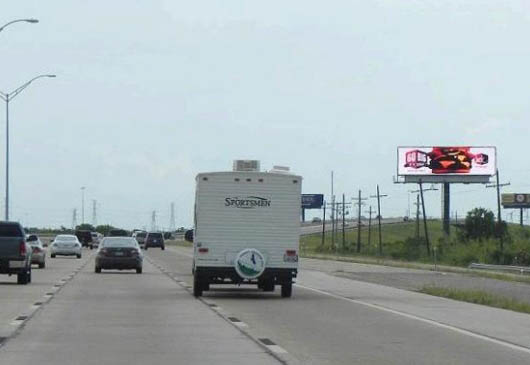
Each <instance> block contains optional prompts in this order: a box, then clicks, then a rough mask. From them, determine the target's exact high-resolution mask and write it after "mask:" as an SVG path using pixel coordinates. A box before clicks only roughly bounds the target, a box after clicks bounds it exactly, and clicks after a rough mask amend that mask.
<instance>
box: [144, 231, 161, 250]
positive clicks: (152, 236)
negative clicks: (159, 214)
mask: <svg viewBox="0 0 530 365" xmlns="http://www.w3.org/2000/svg"><path fill="white" fill-rule="evenodd" d="M148 247H160V248H161V249H162V250H165V249H166V245H165V244H164V235H163V234H162V233H160V232H148V233H147V236H146V237H145V242H144V248H145V249H146V250H147V248H148Z"/></svg>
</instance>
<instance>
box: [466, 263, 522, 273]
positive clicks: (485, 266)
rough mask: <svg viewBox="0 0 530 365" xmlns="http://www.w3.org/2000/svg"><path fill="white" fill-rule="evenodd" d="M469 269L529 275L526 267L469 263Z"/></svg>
mask: <svg viewBox="0 0 530 365" xmlns="http://www.w3.org/2000/svg"><path fill="white" fill-rule="evenodd" d="M468 268H469V269H479V270H492V271H507V272H513V273H518V274H530V267H528V266H511V265H488V264H477V263H471V264H469V266H468Z"/></svg>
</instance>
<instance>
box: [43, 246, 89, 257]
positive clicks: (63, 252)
mask: <svg viewBox="0 0 530 365" xmlns="http://www.w3.org/2000/svg"><path fill="white" fill-rule="evenodd" d="M50 254H51V255H60V256H75V255H81V247H80V248H55V249H52V250H50Z"/></svg>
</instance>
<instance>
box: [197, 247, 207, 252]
mask: <svg viewBox="0 0 530 365" xmlns="http://www.w3.org/2000/svg"><path fill="white" fill-rule="evenodd" d="M199 253H208V249H207V248H206V247H201V248H199Z"/></svg>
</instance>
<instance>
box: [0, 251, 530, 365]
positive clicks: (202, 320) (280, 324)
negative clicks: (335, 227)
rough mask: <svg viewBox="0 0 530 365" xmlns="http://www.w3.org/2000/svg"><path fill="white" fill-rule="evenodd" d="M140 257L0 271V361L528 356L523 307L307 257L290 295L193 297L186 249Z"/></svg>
mask: <svg viewBox="0 0 530 365" xmlns="http://www.w3.org/2000/svg"><path fill="white" fill-rule="evenodd" d="M146 255H147V260H146V262H145V263H144V273H143V274H141V275H138V274H136V273H135V272H134V271H124V272H118V271H109V272H105V271H104V272H103V273H102V274H95V273H94V261H93V256H92V254H91V252H90V251H85V255H84V257H83V259H81V260H75V259H67V258H65V259H61V260H50V261H49V265H48V268H46V269H44V270H43V271H42V272H40V273H39V272H38V270H35V271H34V283H33V284H30V285H28V286H18V285H13V284H12V283H11V282H12V281H14V279H12V278H11V279H6V278H2V277H0V280H1V279H5V280H4V281H2V282H0V305H4V306H5V309H6V311H4V307H0V314H1V316H0V328H16V330H15V331H14V332H13V331H12V332H11V333H8V332H5V333H4V335H2V334H0V364H17V365H19V364H20V365H25V364H35V363H38V364H44V365H48V364H58V365H62V364H68V365H70V364H89V365H90V364H118V365H120V364H248V363H252V364H280V363H288V364H481V365H482V364H528V363H530V331H528V328H530V316H528V315H526V314H520V313H515V312H510V311H505V310H500V309H494V308H488V307H484V306H478V305H473V304H468V303H461V302H456V301H452V300H447V299H443V298H437V297H432V296H428V295H423V294H419V293H415V292H412V291H407V290H403V289H399V288H394V287H391V286H386V285H379V284H375V283H371V282H365V281H359V280H356V279H352V277H337V276H336V275H334V274H333V273H334V272H335V271H337V270H336V268H335V267H334V266H333V265H336V264H334V263H326V262H318V261H315V260H312V261H307V262H306V261H302V263H301V266H302V268H303V267H305V266H307V269H302V270H301V271H300V277H299V280H298V284H297V285H296V286H295V288H294V293H293V297H292V298H289V299H282V298H281V297H280V294H279V290H276V291H275V292H274V293H264V292H261V291H258V290H256V289H254V288H252V287H246V286H241V287H235V286H225V287H223V286H212V289H213V290H211V291H209V292H205V296H204V298H203V299H201V300H197V299H195V298H193V296H192V295H191V290H190V287H191V249H188V248H182V247H167V248H166V250H165V251H162V250H158V249H151V250H149V251H148V252H147V253H146ZM371 270H375V271H377V270H378V269H377V268H374V269H371ZM381 270H385V269H384V268H382V269H381ZM349 271H355V267H349ZM418 275H420V273H418ZM47 294H52V295H51V296H50V295H47ZM6 297H9V299H6ZM39 298H41V299H39ZM35 300H41V301H42V304H41V305H39V306H35V305H34V302H35ZM28 308H29V309H28ZM28 310H29V311H28ZM20 313H26V314H27V318H25V319H22V320H21V321H18V322H20V323H17V320H16V318H17V315H18V314H20ZM2 326H3V327H2Z"/></svg>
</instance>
